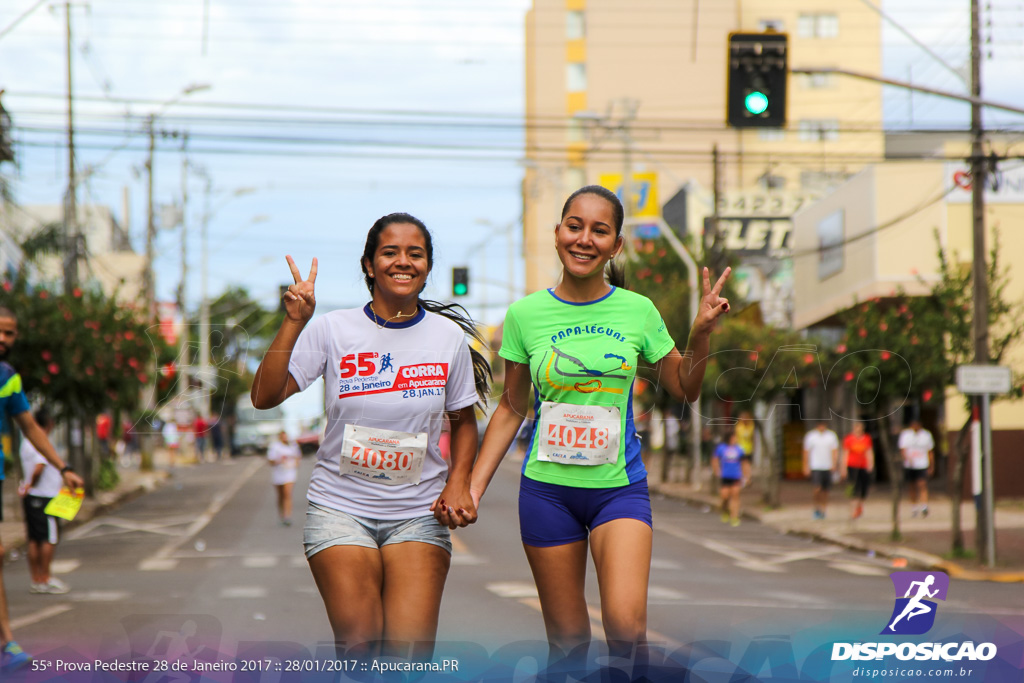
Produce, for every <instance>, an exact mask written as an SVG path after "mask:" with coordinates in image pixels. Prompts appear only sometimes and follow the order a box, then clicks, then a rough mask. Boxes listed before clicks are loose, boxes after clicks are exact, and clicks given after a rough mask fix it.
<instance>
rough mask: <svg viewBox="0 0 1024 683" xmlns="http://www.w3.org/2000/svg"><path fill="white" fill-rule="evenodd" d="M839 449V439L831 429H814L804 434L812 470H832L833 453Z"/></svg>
mask: <svg viewBox="0 0 1024 683" xmlns="http://www.w3.org/2000/svg"><path fill="white" fill-rule="evenodd" d="M838 448H839V437H837V436H836V433H835V432H833V431H832V430H831V429H826V430H825V431H823V432H822V431H819V430H817V429H812V430H811V431H809V432H807V433H806V434H804V450H805V451H807V453H808V458H807V460H808V462H809V463H810V465H811V469H812V470H830V469H832V451H834V450H837V449H838Z"/></svg>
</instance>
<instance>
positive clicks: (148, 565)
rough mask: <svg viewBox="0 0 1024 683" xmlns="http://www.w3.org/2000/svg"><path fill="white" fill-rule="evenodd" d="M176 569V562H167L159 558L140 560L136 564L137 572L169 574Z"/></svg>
mask: <svg viewBox="0 0 1024 683" xmlns="http://www.w3.org/2000/svg"><path fill="white" fill-rule="evenodd" d="M177 567H178V561H177V560H167V559H161V558H150V559H146V560H142V561H141V562H139V564H138V568H139V571H142V572H170V571H174V570H175V569H176V568H177Z"/></svg>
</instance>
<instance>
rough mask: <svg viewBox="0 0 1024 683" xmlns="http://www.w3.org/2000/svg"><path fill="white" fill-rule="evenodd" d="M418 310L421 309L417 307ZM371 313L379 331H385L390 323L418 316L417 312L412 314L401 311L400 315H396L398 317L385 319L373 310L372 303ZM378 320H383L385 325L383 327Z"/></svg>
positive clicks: (371, 305) (371, 303)
mask: <svg viewBox="0 0 1024 683" xmlns="http://www.w3.org/2000/svg"><path fill="white" fill-rule="evenodd" d="M418 308H419V307H418V306H417V309H418ZM370 313H373V323H374V324H375V325H376V326H377V329H378V330H383V329H384V328H385V327H386V326H387V324H388V323H389V322H392V321H393V320H401V319H402V318H411V317H413V316H414V315H416V313H415V311H414V312H412V313H402V312H401V311H399V312H398V315H396V316H392V317H391V318H384V317H383V316H379V315H377V311H375V310H373V302H372V301H371V302H370ZM378 320H383V321H384V324H383V325H381V324H380V323H379V322H377V321H378Z"/></svg>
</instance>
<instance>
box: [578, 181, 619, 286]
mask: <svg viewBox="0 0 1024 683" xmlns="http://www.w3.org/2000/svg"><path fill="white" fill-rule="evenodd" d="M583 194H593V195H597V196H598V197H600V198H601V199H604V200H605V201H607V202H608V203H609V204H611V205H612V215H613V218H614V221H615V236H616V237H621V236H622V223H623V221H624V220H625V218H626V212H625V211H624V210H623V208H622V202H620V201H619V198H618V196H617V195H616V194H615V193H614V192H612V191H611V190H609V189H608V188H607V187H602V186H601V185H587V186H586V187H581V188H580V189H578V190H576V191H575V192H573V193H572V194H571V195H569V198H568V199H566V200H565V204H564V205H562V220H565V217H566V215H567V214H568V213H569V208H570V207H571V206H572V203H573V202H574V201H575V200H576V198H577V197H579V196H580V195H583ZM608 284H610V285H611V286H613V287H622V288H623V289H628V288H627V287H626V266H624V265H623V264H621V263H616V262H615V261H614V260H612V261H609V262H608Z"/></svg>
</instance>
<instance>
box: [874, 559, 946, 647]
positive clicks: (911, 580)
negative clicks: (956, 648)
mask: <svg viewBox="0 0 1024 683" xmlns="http://www.w3.org/2000/svg"><path fill="white" fill-rule="evenodd" d="M889 578H891V579H892V583H893V586H894V587H895V589H896V605H895V606H894V607H893V610H892V616H890V617H889V623H888V625H887V626H886V627H885V628H884V629H883V630H882V634H883V635H889V634H894V633H895V634H899V635H904V636H916V635H921V634H922V633H927V632H928V630H929V629H931V627H932V625H933V624H934V623H935V611H936V608H937V605H936V604H935V602H933V601H932V600H929V599H928V598H935V599H938V600H945V599H946V592H947V591H948V590H949V576H947V575H946V574H943V573H942V572H894V573H892V574H890V575H889ZM901 595H902V596H903V597H900V596H901Z"/></svg>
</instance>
